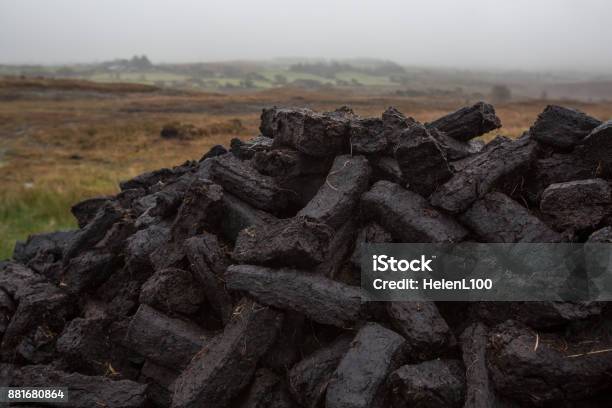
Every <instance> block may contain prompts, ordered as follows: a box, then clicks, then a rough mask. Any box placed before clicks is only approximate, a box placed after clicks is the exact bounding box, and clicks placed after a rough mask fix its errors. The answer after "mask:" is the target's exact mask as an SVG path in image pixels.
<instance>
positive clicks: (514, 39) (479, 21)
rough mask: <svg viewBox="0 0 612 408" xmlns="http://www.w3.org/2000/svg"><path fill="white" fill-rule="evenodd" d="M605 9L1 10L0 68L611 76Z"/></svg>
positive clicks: (592, 4) (403, 5)
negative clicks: (367, 60) (364, 62)
mask: <svg viewBox="0 0 612 408" xmlns="http://www.w3.org/2000/svg"><path fill="white" fill-rule="evenodd" d="M611 11H612V3H611V2H609V1H606V0H588V1H581V2H576V1H571V0H541V1H537V2H534V1H529V0H518V1H512V2H491V1H486V0H468V1H462V2H456V1H452V0H436V1H430V2H415V1H400V0H382V1H376V2H374V1H357V2H355V1H343V0H338V1H333V2H330V1H325V0H311V1H308V2H287V1H280V0H262V1H257V2H251V1H235V2H227V1H220V0H208V1H198V0H178V1H172V2H170V1H162V0H130V1H121V0H108V1H95V2H93V1H87V2H85V1H80V0H54V1H53V2H42V1H37V0H2V1H1V2H0V63H3V64H26V63H27V64H41V63H42V64H59V63H77V62H94V61H104V60H111V59H114V58H128V57H131V56H132V55H135V54H146V55H147V56H148V57H149V58H150V59H151V60H152V61H153V62H155V63H163V62H195V61H220V60H234V59H254V60H257V59H270V58H278V57H308V58H329V59H332V58H333V59H343V58H354V57H371V58H381V59H391V60H394V61H396V62H398V63H401V64H405V65H421V66H440V67H452V68H470V69H474V68H482V69H491V68H494V69H521V70H576V71H590V72H602V73H605V72H606V71H607V70H608V71H609V70H610V68H612V52H611V51H612V50H611V45H610V38H612V25H610V24H608V23H607V19H608V18H609V15H610V12H611Z"/></svg>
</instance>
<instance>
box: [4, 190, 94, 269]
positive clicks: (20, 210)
mask: <svg viewBox="0 0 612 408" xmlns="http://www.w3.org/2000/svg"><path fill="white" fill-rule="evenodd" d="M81 198H82V197H78V196H77V194H75V193H68V194H66V193H60V192H53V191H44V190H38V189H23V190H22V191H20V192H12V193H11V194H10V195H9V196H2V197H0V237H1V240H0V259H8V258H10V257H11V256H12V254H13V249H14V248H15V242H16V241H21V240H24V239H26V238H27V237H28V235H30V234H34V233H40V232H51V231H56V230H66V229H72V228H76V221H75V219H74V217H73V216H72V214H71V213H70V206H71V205H72V204H74V203H75V202H77V201H79V199H81Z"/></svg>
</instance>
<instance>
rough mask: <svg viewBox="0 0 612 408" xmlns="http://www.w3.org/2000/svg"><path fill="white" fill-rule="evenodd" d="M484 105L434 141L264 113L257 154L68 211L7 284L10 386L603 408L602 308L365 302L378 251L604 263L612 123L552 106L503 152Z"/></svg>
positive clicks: (227, 155)
mask: <svg viewBox="0 0 612 408" xmlns="http://www.w3.org/2000/svg"><path fill="white" fill-rule="evenodd" d="M500 126H501V123H500V120H499V118H498V117H497V116H496V114H495V111H494V109H493V107H492V106H491V105H488V104H486V103H477V104H475V105H474V106H469V107H465V108H463V109H460V110H458V111H456V112H454V113H451V114H449V115H447V116H444V117H442V118H440V119H438V120H435V121H433V122H431V123H420V122H418V121H416V120H415V119H412V118H410V117H407V116H404V114H402V113H401V112H399V111H398V110H396V109H394V108H389V109H387V110H386V111H385V112H384V113H383V115H382V117H381V118H362V117H359V116H357V115H355V114H354V113H353V112H352V111H351V110H350V109H348V108H340V109H338V110H336V111H334V112H327V113H317V112H313V111H311V110H309V109H302V108H271V109H264V111H263V113H262V116H261V127H260V129H261V133H262V134H261V135H260V136H257V137H256V138H254V139H252V140H248V141H239V140H237V139H236V140H234V141H233V142H232V144H231V149H230V151H229V152H228V151H227V150H226V149H225V148H223V147H221V146H216V147H214V148H213V149H211V151H209V152H208V153H206V154H205V155H204V157H203V158H202V159H201V160H200V161H199V162H187V163H185V164H183V165H181V166H178V167H175V168H172V169H161V170H157V171H153V172H151V173H146V174H142V175H140V176H138V177H136V178H134V179H132V180H129V181H126V182H123V183H121V192H120V193H119V194H117V195H116V196H113V197H99V198H93V199H89V200H86V201H84V202H81V203H79V204H76V205H75V206H74V207H73V209H72V210H73V213H74V215H75V217H76V218H77V220H78V224H79V229H78V230H76V231H67V232H56V233H49V234H39V235H34V236H31V237H30V238H29V239H28V240H27V241H26V242H23V243H19V244H18V245H17V247H16V248H15V253H14V255H13V260H11V261H7V262H3V263H0V336H1V339H2V342H1V346H0V356H1V360H2V365H1V373H2V377H1V378H2V381H3V385H12V386H35V387H38V386H67V387H69V388H70V402H69V404H68V405H66V406H73V407H98V406H99V407H122V408H132V407H134V408H135V407H173V408H203V407H208V408H213V407H217V408H221V407H237V408H246V407H273V408H282V407H304V408H315V407H327V408H370V407H463V406H464V407H483V408H485V407H498V406H504V407H532V406H543V407H545V406H550V407H552V406H554V407H578V406H580V407H597V406H602V407H603V406H611V405H610V404H612V400H611V398H610V395H612V352H610V349H611V348H612V338H611V337H612V312H611V311H610V308H609V307H607V305H605V304H603V303H595V302H590V303H587V302H583V303H569V302H556V303H553V302H532V303H525V302H514V303H494V302H490V303H440V302H438V303H433V302H388V303H376V302H366V301H364V299H363V298H362V291H361V289H360V287H359V276H360V273H359V258H360V257H359V254H360V251H361V250H362V248H363V247H364V245H365V244H366V243H383V242H420V243H423V242H432V243H456V242H462V241H467V240H470V241H478V242H501V243H513V242H586V241H592V242H612V227H611V222H612V216H611V213H612V207H611V206H612V197H611V188H610V179H611V177H612V122H607V123H602V122H600V121H599V120H597V119H595V118H592V117H590V116H588V115H586V114H584V113H582V112H579V111H576V110H572V109H567V108H563V107H559V106H549V107H547V108H546V109H545V110H544V111H543V112H542V113H541V114H540V116H539V117H538V119H537V121H536V122H535V123H534V124H533V126H532V127H531V129H530V130H529V131H528V132H526V133H525V134H524V135H523V136H522V137H520V138H518V139H516V140H512V139H509V138H507V137H503V136H497V137H496V138H494V139H493V140H491V141H490V142H488V143H486V144H485V143H483V142H481V141H478V140H475V138H476V137H478V136H481V135H483V134H485V133H488V132H490V131H493V130H495V129H498V128H499V127H500Z"/></svg>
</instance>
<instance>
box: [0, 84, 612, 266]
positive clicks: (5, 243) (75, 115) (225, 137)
mask: <svg viewBox="0 0 612 408" xmlns="http://www.w3.org/2000/svg"><path fill="white" fill-rule="evenodd" d="M472 102H475V100H469V99H467V100H466V98H464V97H461V98H457V97H453V96H438V97H434V96H415V97H407V96H395V95H372V94H369V95H368V94H365V93H360V92H358V91H351V90H346V89H344V90H341V89H320V90H304V89H301V88H275V89H268V90H260V91H240V92H232V93H229V94H224V93H203V92H186V91H173V90H168V89H164V90H159V89H157V88H154V87H150V86H142V85H137V84H129V85H126V84H95V83H90V82H86V81H61V82H58V81H47V80H28V81H23V80H14V79H12V80H0V188H1V194H0V259H4V258H7V257H9V256H10V255H11V253H12V249H13V246H14V243H15V241H16V240H22V239H24V238H26V237H27V235H28V234H30V233H33V232H43V231H51V230H57V229H69V228H73V227H75V226H76V223H75V221H74V220H73V217H72V215H71V214H70V211H69V208H70V205H71V204H73V203H75V202H77V201H79V200H81V199H83V198H85V197H91V196H96V195H104V194H113V193H116V192H117V191H118V187H117V185H118V182H119V181H120V180H124V179H127V178H130V177H133V176H135V175H137V174H139V173H142V172H144V171H147V170H153V169H157V168H161V167H167V166H171V165H178V164H180V163H182V162H184V161H186V160H197V159H199V158H200V156H201V155H202V154H203V153H204V152H206V151H207V150H208V149H209V148H210V147H211V146H212V145H215V144H224V145H228V144H229V141H230V140H231V139H232V138H233V137H239V138H248V137H250V136H252V135H254V134H256V133H257V132H258V130H257V126H258V125H259V115H260V112H261V109H262V108H263V107H267V106H272V105H279V106H280V105H300V106H310V107H313V108H315V109H317V110H326V109H329V110H333V109H335V108H336V107H338V106H340V105H345V104H346V105H350V106H351V107H352V108H353V109H354V110H355V112H356V113H358V114H362V115H372V116H380V114H381V113H382V112H383V111H384V110H385V109H386V108H387V107H388V106H391V105H393V106H396V107H398V109H400V110H401V111H403V112H405V113H406V114H408V115H411V116H413V117H415V118H416V119H418V120H420V121H423V122H426V121H429V120H433V119H435V118H437V117H439V116H441V115H442V114H444V113H447V112H450V111H453V110H455V109H457V108H459V107H461V106H464V105H467V104H469V103H472ZM555 102H556V103H559V104H562V105H564V106H571V107H575V108H578V109H580V110H582V111H584V112H586V113H588V114H590V115H592V116H594V117H597V118H599V119H603V120H605V119H608V118H610V117H612V103H610V102H597V103H587V102H572V101H551V100H523V101H516V102H509V103H503V104H499V103H498V104H496V110H497V113H498V116H499V117H500V118H501V120H502V124H503V127H502V128H501V129H500V130H499V131H496V132H492V133H491V134H489V135H486V136H485V138H490V137H492V136H494V135H495V134H498V133H499V134H503V135H508V136H513V137H516V136H519V135H520V134H521V133H522V132H523V131H525V130H527V129H528V128H529V126H530V124H532V123H533V122H534V120H535V118H536V117H537V115H538V113H539V112H541V111H542V110H543V109H544V107H545V106H546V105H547V104H550V103H555ZM171 122H180V123H182V124H192V125H194V126H195V128H197V129H199V133H198V134H193V135H191V136H190V137H188V138H182V139H181V138H179V139H176V138H174V139H164V138H162V137H160V131H161V129H162V127H163V126H164V125H166V124H168V123H171Z"/></svg>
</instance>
